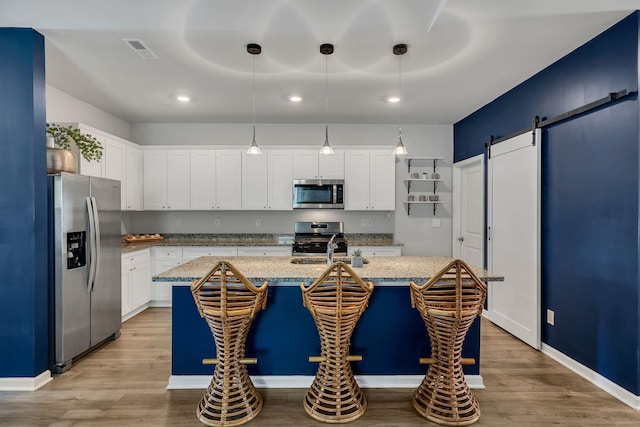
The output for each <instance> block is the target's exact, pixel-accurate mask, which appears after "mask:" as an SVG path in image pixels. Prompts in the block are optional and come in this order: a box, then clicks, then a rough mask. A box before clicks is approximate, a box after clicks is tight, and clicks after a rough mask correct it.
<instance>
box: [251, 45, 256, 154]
mask: <svg viewBox="0 0 640 427" xmlns="http://www.w3.org/2000/svg"><path fill="white" fill-rule="evenodd" d="M252 56H253V141H254V142H255V140H256V55H252Z"/></svg>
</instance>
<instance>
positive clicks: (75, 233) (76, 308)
mask: <svg viewBox="0 0 640 427" xmlns="http://www.w3.org/2000/svg"><path fill="white" fill-rule="evenodd" d="M50 179H51V181H50V183H49V204H50V215H51V216H50V218H49V224H50V230H51V236H50V240H51V242H52V246H53V247H52V249H51V251H52V253H51V254H50V257H49V259H50V267H51V268H50V274H49V276H50V278H51V279H52V280H51V287H50V289H52V291H53V292H52V304H53V307H52V316H51V318H52V320H53V324H54V328H53V332H52V335H53V336H52V339H51V340H52V341H53V343H52V344H53V345H52V347H53V352H52V353H51V354H52V358H53V363H52V365H53V366H52V370H53V371H54V372H57V373H60V372H63V371H65V370H66V369H68V368H69V367H70V365H71V362H72V359H73V358H75V357H77V356H79V355H81V354H83V353H85V352H87V351H88V350H90V349H92V348H94V347H95V346H97V345H99V344H100V343H102V342H103V341H105V340H107V339H109V338H111V339H116V338H117V337H118V336H119V335H120V328H121V326H122V322H121V319H122V317H121V316H122V313H121V292H122V288H121V283H120V281H121V272H120V268H121V267H120V263H121V234H120V222H121V217H120V181H115V180H111V179H104V178H95V177H88V176H82V175H75V174H68V173H64V172H63V173H60V174H59V175H55V176H52V177H51V178H50Z"/></svg>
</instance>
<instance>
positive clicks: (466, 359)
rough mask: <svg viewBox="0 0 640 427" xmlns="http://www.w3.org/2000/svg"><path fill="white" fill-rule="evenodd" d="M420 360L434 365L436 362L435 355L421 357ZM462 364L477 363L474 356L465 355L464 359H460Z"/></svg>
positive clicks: (424, 363) (423, 363)
mask: <svg viewBox="0 0 640 427" xmlns="http://www.w3.org/2000/svg"><path fill="white" fill-rule="evenodd" d="M419 362H420V364H421V365H432V364H434V363H436V359H434V358H433V357H421V358H420V359H419ZM460 364H462V365H475V364H476V359H475V358H473V357H463V358H462V359H460Z"/></svg>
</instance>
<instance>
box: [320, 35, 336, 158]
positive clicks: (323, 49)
mask: <svg viewBox="0 0 640 427" xmlns="http://www.w3.org/2000/svg"><path fill="white" fill-rule="evenodd" d="M320 53H321V54H323V55H324V106H325V111H326V125H325V127H324V144H323V145H322V148H321V149H320V154H324V155H330V154H333V147H331V144H329V95H328V93H329V67H328V61H329V59H328V58H329V55H331V54H332V53H333V45H332V44H330V43H324V44H322V45H320Z"/></svg>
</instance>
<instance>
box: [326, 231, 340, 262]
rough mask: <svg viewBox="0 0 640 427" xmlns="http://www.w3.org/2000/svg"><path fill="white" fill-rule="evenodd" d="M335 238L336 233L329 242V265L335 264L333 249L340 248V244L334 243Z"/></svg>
mask: <svg viewBox="0 0 640 427" xmlns="http://www.w3.org/2000/svg"><path fill="white" fill-rule="evenodd" d="M335 238H336V235H335V234H334V235H333V236H331V239H330V240H329V243H327V265H333V251H335V250H336V249H337V248H338V244H337V243H333V239H335Z"/></svg>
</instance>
